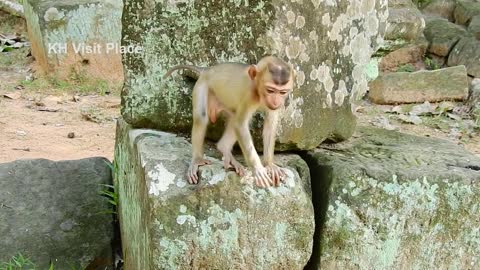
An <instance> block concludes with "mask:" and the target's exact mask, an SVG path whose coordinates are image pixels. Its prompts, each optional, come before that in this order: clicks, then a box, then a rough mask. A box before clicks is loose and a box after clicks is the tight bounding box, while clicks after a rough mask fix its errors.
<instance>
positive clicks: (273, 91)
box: [267, 89, 275, 94]
mask: <svg viewBox="0 0 480 270" xmlns="http://www.w3.org/2000/svg"><path fill="white" fill-rule="evenodd" d="M267 93H269V94H273V93H275V90H272V89H267Z"/></svg>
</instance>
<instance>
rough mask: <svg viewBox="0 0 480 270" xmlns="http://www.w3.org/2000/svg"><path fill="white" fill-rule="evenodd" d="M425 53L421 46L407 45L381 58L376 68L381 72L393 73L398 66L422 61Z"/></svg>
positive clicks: (423, 47) (424, 47)
mask: <svg viewBox="0 0 480 270" xmlns="http://www.w3.org/2000/svg"><path fill="white" fill-rule="evenodd" d="M425 51H426V46H423V45H422V44H418V45H416V44H413V45H408V46H406V47H403V48H400V49H398V50H395V51H393V52H391V53H389V54H387V55H385V56H384V57H382V60H381V61H380V64H379V66H378V67H379V69H380V71H382V72H388V71H395V70H396V69H397V67H398V66H401V65H405V64H415V63H417V62H420V61H422V58H423V56H424V55H425Z"/></svg>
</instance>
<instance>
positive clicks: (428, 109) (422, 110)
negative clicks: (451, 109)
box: [409, 101, 437, 116]
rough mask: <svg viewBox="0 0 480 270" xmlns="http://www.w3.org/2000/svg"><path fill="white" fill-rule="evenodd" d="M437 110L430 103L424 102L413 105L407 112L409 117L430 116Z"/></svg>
mask: <svg viewBox="0 0 480 270" xmlns="http://www.w3.org/2000/svg"><path fill="white" fill-rule="evenodd" d="M436 108H437V106H436V105H432V104H430V102H428V101H425V102H424V103H423V104H420V105H415V106H413V107H412V110H411V111H410V112H409V114H410V115H418V116H421V115H431V114H433V112H434V111H435V109H436Z"/></svg>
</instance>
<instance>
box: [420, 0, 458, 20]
mask: <svg viewBox="0 0 480 270" xmlns="http://www.w3.org/2000/svg"><path fill="white" fill-rule="evenodd" d="M455 5H456V1H455V0H431V1H430V2H429V3H428V4H427V5H426V6H425V7H423V9H422V12H423V13H424V14H428V15H434V16H438V17H442V18H445V19H447V20H449V21H453V20H454V17H453V11H454V10H455Z"/></svg>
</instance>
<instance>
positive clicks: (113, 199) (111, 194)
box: [100, 184, 118, 215]
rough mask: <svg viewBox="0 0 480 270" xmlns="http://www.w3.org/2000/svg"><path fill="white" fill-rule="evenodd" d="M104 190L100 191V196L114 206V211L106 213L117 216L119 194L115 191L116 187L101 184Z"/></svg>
mask: <svg viewBox="0 0 480 270" xmlns="http://www.w3.org/2000/svg"><path fill="white" fill-rule="evenodd" d="M101 186H103V189H102V190H101V191H100V195H102V196H103V197H105V198H106V199H107V201H108V203H109V204H110V205H112V206H113V210H111V211H106V212H105V213H107V214H115V215H116V214H117V206H118V194H117V192H116V191H115V186H113V185H108V184H101Z"/></svg>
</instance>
